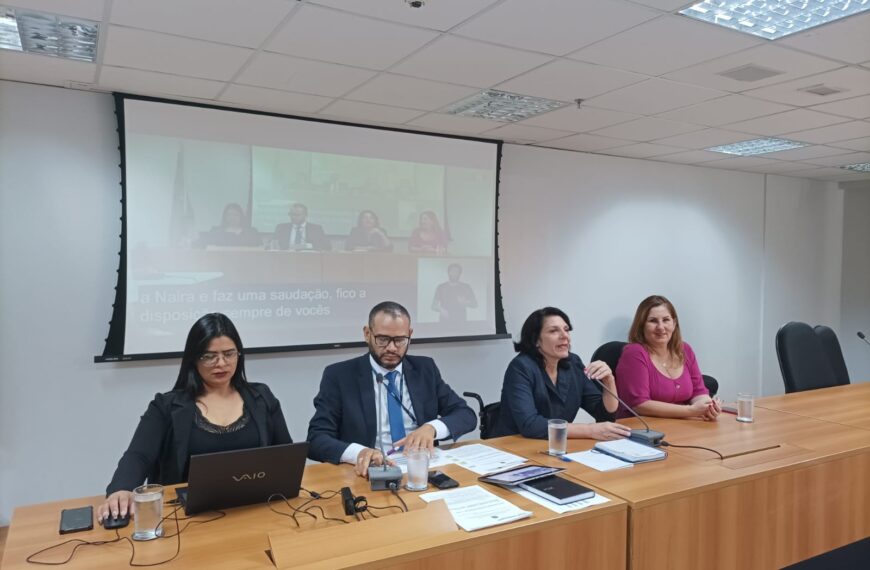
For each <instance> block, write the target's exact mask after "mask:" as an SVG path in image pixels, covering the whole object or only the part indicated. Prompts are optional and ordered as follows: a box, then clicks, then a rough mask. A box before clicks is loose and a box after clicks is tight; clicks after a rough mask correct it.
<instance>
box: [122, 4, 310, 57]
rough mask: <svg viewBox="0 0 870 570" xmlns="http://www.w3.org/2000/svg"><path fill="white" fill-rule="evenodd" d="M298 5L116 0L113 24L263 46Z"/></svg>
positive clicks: (221, 41) (203, 38) (214, 40)
mask: <svg viewBox="0 0 870 570" xmlns="http://www.w3.org/2000/svg"><path fill="white" fill-rule="evenodd" d="M293 6H294V4H293V3H289V2H287V1H286V0H258V1H257V2H247V3H245V6H244V12H243V14H244V17H239V8H240V6H239V2H238V0H185V1H184V2H179V1H178V0H148V1H147V2H142V1H141V0H114V1H113V2H112V15H111V19H112V23H113V24H120V25H122V26H128V27H130V28H140V29H143V30H152V31H155V32H165V33H168V34H176V35H179V36H186V37H190V38H196V39H200V40H209V41H213V42H219V43H223V44H230V45H236V46H244V47H254V48H255V47H259V46H260V44H262V43H263V42H264V41H265V40H266V38H267V37H268V36H269V34H270V33H272V31H273V30H274V29H275V26H277V25H278V23H280V22H281V20H283V19H284V17H285V16H287V14H289V13H290V10H292V9H293Z"/></svg>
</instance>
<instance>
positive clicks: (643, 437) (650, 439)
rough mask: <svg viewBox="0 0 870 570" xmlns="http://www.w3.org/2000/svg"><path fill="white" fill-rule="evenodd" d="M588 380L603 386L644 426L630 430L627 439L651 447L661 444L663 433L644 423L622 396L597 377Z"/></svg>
mask: <svg viewBox="0 0 870 570" xmlns="http://www.w3.org/2000/svg"><path fill="white" fill-rule="evenodd" d="M587 378H588V376H587ZM590 380H595V381H596V382H598V384H599V385H600V386H601V387H602V388H604V389H605V390H606V391H607V393H608V394H610V395H611V396H613V397H614V398H616V401H617V402H619V403H620V404H622V405H623V406H625V409H626V410H628V411H629V412H631V415H633V416H634V417H636V418H637V419H639V420H640V423H642V424H643V425H644V426H645V427H646V429H645V430H644V429H633V430H631V435H630V436H628V439H632V440H634V441H636V442H638V443H644V444H646V445H651V446H653V447H658V446H659V445H661V443H662V440H664V439H665V434H663V433H662V432H660V431H655V430H652V429H649V424H648V423H646V421H645V420H644V419H643V418H642V417H640V416H639V415H638V414H637V412H635V411H634V410H633V409H631V406H629V405H628V404H626V403H625V402H623V401H622V398H620V397H619V396H617V395H616V392H614V391H613V390H611V389H610V388H608V387H607V386H605V385H604V382H602V381H601V380H599V379H598V378H590Z"/></svg>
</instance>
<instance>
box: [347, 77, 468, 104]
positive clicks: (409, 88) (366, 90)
mask: <svg viewBox="0 0 870 570" xmlns="http://www.w3.org/2000/svg"><path fill="white" fill-rule="evenodd" d="M477 92H478V90H477V89H472V88H470V87H460V86H458V85H449V84H447V83H437V82H435V81H426V80H424V79H415V78H413V77H405V76H402V75H392V74H389V73H382V74H380V75H379V76H377V77H375V78H374V79H372V80H371V81H369V82H368V83H366V84H365V85H363V86H362V87H360V88H359V89H356V90H355V91H353V92H352V93H350V94H349V95H347V96H346V98H347V99H352V100H355V101H365V102H367V103H378V104H381V105H390V106H393V107H404V108H406V109H420V110H421V111H435V110H437V109H440V108H441V107H444V106H446V105H449V104H450V103H453V102H456V101H458V100H460V99H465V98H466V97H470V96H471V95H474V94H475V93H477Z"/></svg>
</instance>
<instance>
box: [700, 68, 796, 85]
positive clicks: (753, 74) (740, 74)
mask: <svg viewBox="0 0 870 570" xmlns="http://www.w3.org/2000/svg"><path fill="white" fill-rule="evenodd" d="M783 73H785V72H784V71H778V70H776V69H769V68H767V67H761V66H760V65H755V64H753V63H750V64H748V65H742V66H740V67H735V68H734V69H729V70H728V71H723V72H722V73H717V74H716V75H721V76H722V77H727V78H729V79H735V80H737V81H745V82H746V83H751V82H753V81H761V80H762V79H767V78H768V77H773V76H775V75H782V74H783Z"/></svg>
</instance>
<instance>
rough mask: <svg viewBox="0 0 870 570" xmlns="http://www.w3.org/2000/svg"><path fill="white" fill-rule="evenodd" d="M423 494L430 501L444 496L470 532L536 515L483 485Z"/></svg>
mask: <svg viewBox="0 0 870 570" xmlns="http://www.w3.org/2000/svg"><path fill="white" fill-rule="evenodd" d="M420 498H421V499H423V500H424V501H426V502H427V503H429V502H431V501H437V500H439V499H444V502H445V503H447V508H448V509H450V514H451V515H453V520H454V521H456V524H457V525H459V526H460V527H462V528H463V529H464V530H466V531H468V532H471V531H473V530H478V529H481V528H487V527H491V526H497V525H500V524H505V523H509V522H514V521H518V520H520V519H525V518H528V517H530V516H532V513H530V512H529V511H524V510H522V509H521V508H519V507H517V506H516V505H514V504H513V503H511V502H508V501H505V500H504V499H502V498H501V497H497V496H495V495H493V494H492V493H490V492H489V491H487V490H486V489H484V488H482V487H480V486H479V485H473V486H471V487H462V488H459V489H451V490H449V491H436V492H434V493H423V494H422V495H420Z"/></svg>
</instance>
